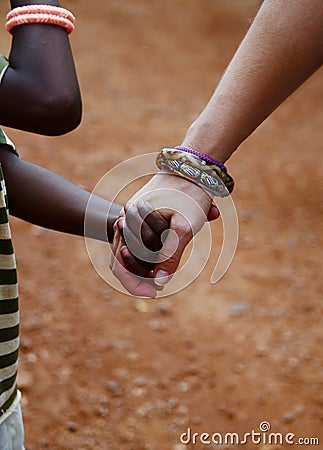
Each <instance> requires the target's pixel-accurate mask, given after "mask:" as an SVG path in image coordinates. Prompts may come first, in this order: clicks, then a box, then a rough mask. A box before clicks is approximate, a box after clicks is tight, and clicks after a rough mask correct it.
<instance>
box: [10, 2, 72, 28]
mask: <svg viewBox="0 0 323 450" xmlns="http://www.w3.org/2000/svg"><path fill="white" fill-rule="evenodd" d="M6 20H7V21H6V30H7V31H8V32H9V33H12V29H13V28H14V27H17V26H19V25H25V24H30V23H46V24H50V25H58V26H60V27H62V28H65V30H66V32H67V34H70V33H71V32H72V31H73V30H74V23H75V17H74V15H73V14H72V13H71V12H70V11H68V10H67V9H65V8H61V7H59V6H51V5H27V6H20V7H18V8H14V9H12V10H11V11H10V12H9V13H8V14H7V17H6Z"/></svg>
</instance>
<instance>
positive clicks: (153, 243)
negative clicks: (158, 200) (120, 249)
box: [124, 203, 163, 256]
mask: <svg viewBox="0 0 323 450" xmlns="http://www.w3.org/2000/svg"><path fill="white" fill-rule="evenodd" d="M149 211H151V210H149ZM158 217H159V216H158ZM125 226H126V227H127V229H128V230H126V231H125V230H124V235H125V236H126V237H127V239H128V237H129V231H130V232H131V233H132V235H134V236H135V237H136V238H137V240H138V241H139V242H140V241H142V243H143V245H144V246H145V247H146V248H147V249H149V250H151V251H158V250H160V249H161V247H162V245H163V244H162V242H161V238H160V235H158V234H156V233H155V232H154V230H153V229H152V227H151V226H150V225H149V224H148V223H147V222H146V221H145V216H143V217H142V216H141V214H140V213H139V211H138V206H137V204H136V203H135V204H133V205H132V206H131V208H129V209H128V211H127V213H126V221H125ZM127 239H125V240H127ZM127 244H128V243H127ZM136 256H137V255H136Z"/></svg>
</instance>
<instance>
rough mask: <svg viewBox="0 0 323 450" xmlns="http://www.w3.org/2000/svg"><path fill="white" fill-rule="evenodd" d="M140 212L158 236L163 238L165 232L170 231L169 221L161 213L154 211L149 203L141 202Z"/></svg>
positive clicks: (139, 205) (139, 204) (139, 203)
mask: <svg viewBox="0 0 323 450" xmlns="http://www.w3.org/2000/svg"><path fill="white" fill-rule="evenodd" d="M138 212H139V214H140V216H141V217H142V219H143V220H145V222H146V223H147V224H148V225H149V226H150V228H151V229H152V230H153V231H154V232H155V233H156V234H157V235H158V236H161V235H162V234H163V232H164V231H166V230H168V229H169V220H168V219H166V217H164V216H163V215H162V213H161V212H160V211H158V210H154V209H153V207H152V206H151V205H150V204H149V203H148V202H146V201H142V200H141V201H140V200H139V201H138Z"/></svg>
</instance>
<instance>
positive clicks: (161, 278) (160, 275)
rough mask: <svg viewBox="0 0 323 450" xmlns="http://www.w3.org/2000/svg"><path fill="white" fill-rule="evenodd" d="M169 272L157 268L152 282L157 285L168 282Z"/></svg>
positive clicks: (163, 284)
mask: <svg viewBox="0 0 323 450" xmlns="http://www.w3.org/2000/svg"><path fill="white" fill-rule="evenodd" d="M169 278H170V276H169V273H168V272H166V271H165V270H158V271H157V273H156V275H155V279H154V282H155V284H157V286H165V284H167V283H168V282H169Z"/></svg>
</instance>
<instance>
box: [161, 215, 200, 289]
mask: <svg viewBox="0 0 323 450" xmlns="http://www.w3.org/2000/svg"><path fill="white" fill-rule="evenodd" d="M192 236H193V232H192V229H191V227H190V225H189V223H188V221H187V220H185V219H184V218H183V217H182V216H178V215H175V216H173V218H172V220H171V224H170V233H169V235H168V236H167V238H166V241H165V242H164V246H163V248H162V250H161V251H160V252H159V261H160V262H158V261H157V263H156V265H155V269H154V275H155V284H156V285H158V286H164V285H165V284H167V283H168V282H169V281H170V279H171V277H172V275H173V274H174V273H175V272H176V269H177V267H178V266H179V263H180V260H181V257H182V255H183V253H184V250H185V248H186V246H187V244H188V243H189V241H190V240H191V238H192Z"/></svg>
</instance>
